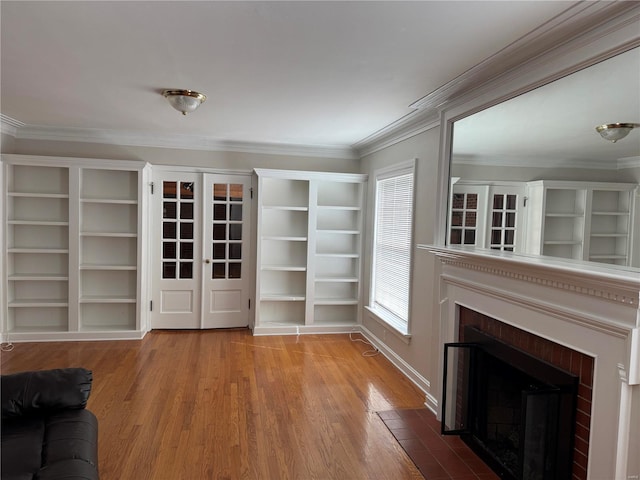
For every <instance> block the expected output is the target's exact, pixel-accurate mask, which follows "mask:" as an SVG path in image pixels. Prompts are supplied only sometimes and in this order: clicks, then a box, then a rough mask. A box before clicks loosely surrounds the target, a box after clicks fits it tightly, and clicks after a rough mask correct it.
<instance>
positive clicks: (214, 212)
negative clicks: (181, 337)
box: [151, 171, 251, 329]
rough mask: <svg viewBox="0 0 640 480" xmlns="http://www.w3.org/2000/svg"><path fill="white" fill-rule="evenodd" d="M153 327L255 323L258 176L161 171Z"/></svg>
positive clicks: (156, 201) (156, 183)
mask: <svg viewBox="0 0 640 480" xmlns="http://www.w3.org/2000/svg"><path fill="white" fill-rule="evenodd" d="M153 184H154V186H155V188H154V190H155V192H154V195H153V219H154V221H153V228H152V232H151V238H152V239H153V240H152V243H153V248H152V260H151V261H152V263H153V267H152V269H151V271H152V295H151V297H152V310H151V327H152V328H171V329H204V328H232V327H246V326H248V325H249V301H250V279H249V275H250V271H249V270H250V268H249V267H250V251H251V245H250V238H251V235H250V225H251V224H250V219H251V177H250V176H249V175H238V174H213V173H192V172H174V171H159V172H156V173H155V174H154V182H153Z"/></svg>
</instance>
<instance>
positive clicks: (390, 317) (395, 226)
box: [369, 160, 415, 334]
mask: <svg viewBox="0 0 640 480" xmlns="http://www.w3.org/2000/svg"><path fill="white" fill-rule="evenodd" d="M414 163H415V162H414V161H413V160H411V161H410V162H407V163H403V164H401V165H397V166H395V167H393V168H391V169H387V170H381V171H379V172H376V176H375V177H376V203H375V232H374V244H373V268H372V272H373V273H372V280H371V297H370V298H371V300H370V305H369V308H370V309H371V310H372V311H373V312H374V313H376V315H378V316H379V317H380V318H381V319H382V320H384V321H385V322H386V323H388V324H389V325H390V326H392V327H393V328H395V329H396V330H398V331H400V332H401V333H403V334H407V333H408V330H409V328H408V326H409V325H408V322H409V285H410V274H411V243H412V230H413V177H414Z"/></svg>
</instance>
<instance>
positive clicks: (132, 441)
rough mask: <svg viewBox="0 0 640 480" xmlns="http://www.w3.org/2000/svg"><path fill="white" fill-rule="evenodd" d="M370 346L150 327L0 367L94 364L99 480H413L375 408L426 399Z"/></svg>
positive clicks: (6, 360)
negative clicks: (132, 336)
mask: <svg viewBox="0 0 640 480" xmlns="http://www.w3.org/2000/svg"><path fill="white" fill-rule="evenodd" d="M357 337H358V338H361V337H359V336H357ZM370 349H371V347H370V346H367V345H365V344H363V343H358V342H353V341H351V340H350V338H349V336H348V335H305V336H299V337H298V336H284V337H278V336H273V337H253V336H252V335H251V333H250V332H249V331H248V330H219V331H216V330H211V331H171V332H169V331H153V332H151V333H149V334H148V335H147V336H146V337H145V338H144V339H143V340H141V341H114V342H52V343H37V344H36V343H20V344H16V345H15V348H14V350H13V351H11V352H2V358H1V367H2V373H13V372H17V371H24V370H36V369H47V368H63V367H73V366H83V367H86V368H89V369H91V370H93V373H94V386H93V390H92V394H91V398H90V399H89V404H88V408H90V409H91V410H92V411H93V412H94V413H95V414H96V416H97V417H98V420H99V422H100V433H99V435H100V437H99V441H100V443H99V455H100V473H101V478H102V479H103V480H112V479H113V480H128V479H135V480H146V479H149V480H174V479H175V480H182V479H189V480H191V479H229V480H237V479H247V480H253V479H265V480H271V479H277V480H280V479H301V480H314V479H320V480H331V479H337V480H357V479H376V480H378V479H380V480H384V479H390V480H391V479H393V480H398V479H420V478H422V476H421V475H420V473H419V472H418V470H417V469H416V467H415V466H414V465H413V463H412V462H411V461H410V460H409V458H408V457H407V455H406V454H405V452H404V451H403V450H402V448H401V447H400V446H399V445H398V443H397V442H396V441H395V439H394V438H393V436H392V435H391V433H390V432H389V431H388V429H387V428H386V427H385V426H384V424H383V422H382V421H381V420H380V419H379V418H378V416H377V415H376V413H375V412H376V411H384V410H392V409H400V408H420V407H421V406H422V405H423V401H424V395H423V394H422V393H421V392H420V391H419V389H417V388H416V387H415V386H414V385H413V384H412V383H411V382H410V381H409V380H407V379H406V378H405V377H404V376H403V375H401V374H400V373H399V372H398V370H397V369H395V367H393V365H391V363H390V362H389V361H388V360H386V359H385V358H384V357H383V356H381V355H377V356H373V357H368V356H363V355H362V354H363V352H365V351H367V350H370Z"/></svg>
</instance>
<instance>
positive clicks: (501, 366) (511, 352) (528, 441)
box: [442, 326, 578, 480]
mask: <svg viewBox="0 0 640 480" xmlns="http://www.w3.org/2000/svg"><path fill="white" fill-rule="evenodd" d="M464 338H465V340H466V341H465V342H464V343H449V344H446V345H445V363H444V369H445V371H444V389H443V405H442V408H443V414H442V433H443V434H455V435H460V436H461V438H462V439H463V440H464V441H465V442H466V443H467V444H468V445H469V446H470V447H471V448H472V449H473V450H475V451H476V452H477V453H478V454H479V455H480V456H481V457H482V458H483V459H484V460H485V462H486V463H487V464H488V465H489V466H491V467H492V468H493V469H494V471H496V473H498V474H499V475H500V476H501V477H502V478H506V479H513V480H561V479H569V478H571V466H572V462H573V459H572V452H573V438H574V420H575V412H576V398H577V385H578V377H576V376H575V375H572V374H571V373H569V372H566V371H564V370H562V369H560V368H558V367H556V366H554V365H551V364H549V363H547V362H544V361H542V360H540V359H538V358H535V357H533V356H531V355H529V354H527V353H525V352H523V351H521V350H519V349H517V348H515V347H513V346H511V345H508V344H506V343H504V342H503V341H501V340H498V339H496V338H494V337H492V336H490V335H487V334H486V333H484V332H481V331H480V330H478V329H476V328H475V327H472V326H466V327H465V330H464Z"/></svg>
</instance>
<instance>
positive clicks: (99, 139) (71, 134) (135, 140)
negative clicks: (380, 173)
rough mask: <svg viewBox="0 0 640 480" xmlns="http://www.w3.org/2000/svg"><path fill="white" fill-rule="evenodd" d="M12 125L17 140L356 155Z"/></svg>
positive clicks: (340, 149)
mask: <svg viewBox="0 0 640 480" xmlns="http://www.w3.org/2000/svg"><path fill="white" fill-rule="evenodd" d="M15 122H17V121H15ZM3 125H4V121H3ZM15 127H16V128H15V132H14V134H13V135H12V136H14V137H15V138H17V139H20V140H23V139H24V140H49V141H68V142H83V143H98V144H103V145H127V146H134V147H156V148H175V149H183V150H204V151H223V152H241V153H258V154H265V155H290V156H301V157H321V158H338V159H345V160H355V159H357V158H358V157H357V154H356V151H355V150H354V149H353V148H351V147H350V146H348V145H298V144H285V143H261V142H242V141H233V140H224V139H219V138H214V137H209V136H202V135H159V134H154V133H142V132H126V131H119V130H101V129H94V128H69V127H67V128H64V127H52V126H47V125H26V124H24V123H22V122H18V124H16V125H15Z"/></svg>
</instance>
